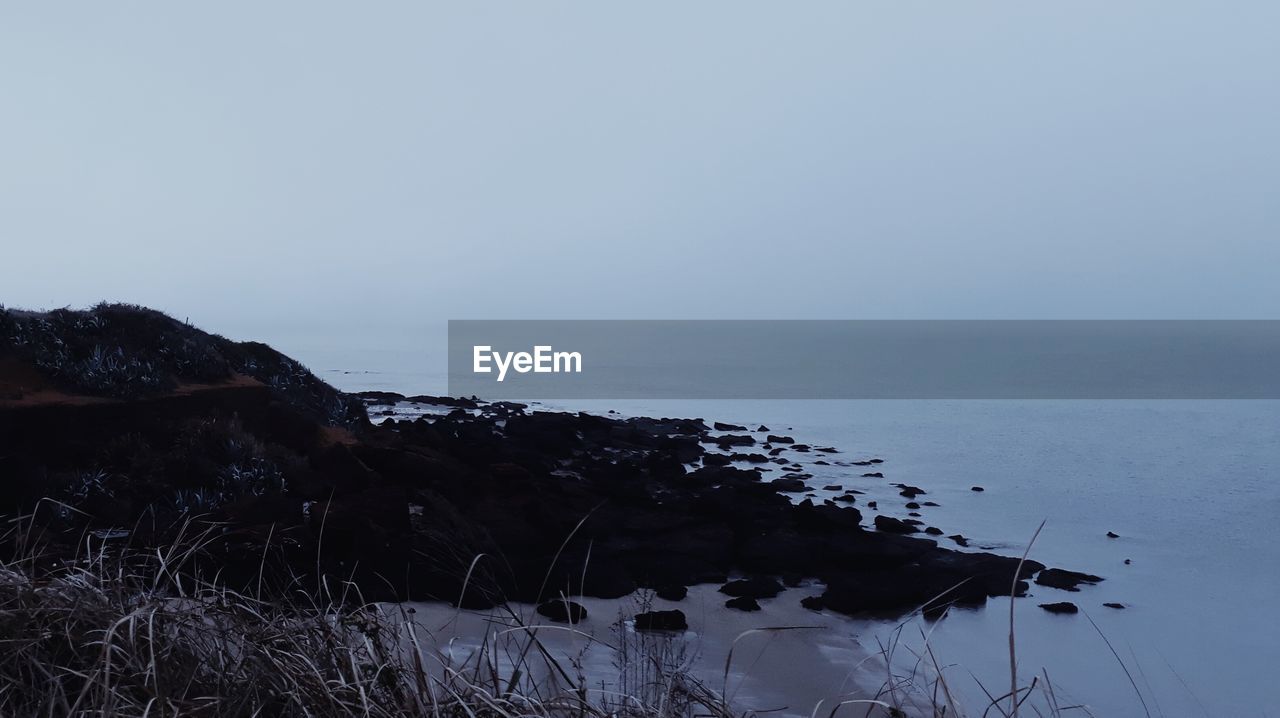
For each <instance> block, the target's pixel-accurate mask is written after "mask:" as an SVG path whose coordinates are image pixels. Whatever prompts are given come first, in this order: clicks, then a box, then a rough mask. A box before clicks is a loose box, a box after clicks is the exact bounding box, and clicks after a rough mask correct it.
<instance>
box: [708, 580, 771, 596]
mask: <svg viewBox="0 0 1280 718" xmlns="http://www.w3.org/2000/svg"><path fill="white" fill-rule="evenodd" d="M720 593H723V594H725V595H726V596H734V597H739V596H747V597H750V598H773V597H774V596H777V595H778V594H779V593H782V584H781V583H779V582H778V581H777V580H775V579H772V578H746V579H739V580H737V581H730V582H729V583H726V584H725V585H723V586H721V587H720Z"/></svg>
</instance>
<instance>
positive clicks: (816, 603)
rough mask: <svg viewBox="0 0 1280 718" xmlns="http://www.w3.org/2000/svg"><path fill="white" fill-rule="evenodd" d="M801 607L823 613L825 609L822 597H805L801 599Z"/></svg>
mask: <svg viewBox="0 0 1280 718" xmlns="http://www.w3.org/2000/svg"><path fill="white" fill-rule="evenodd" d="M800 605H801V606H804V607H805V608H807V609H809V610H810V611H821V610H822V609H823V603H822V596H805V597H804V598H802V599H800Z"/></svg>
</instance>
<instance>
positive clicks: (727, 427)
mask: <svg viewBox="0 0 1280 718" xmlns="http://www.w3.org/2000/svg"><path fill="white" fill-rule="evenodd" d="M711 428H713V429H715V430H716V431H746V430H747V427H745V426H738V425H737V424H725V423H722V422H719V421H717V422H715V423H713V424H712V425H711Z"/></svg>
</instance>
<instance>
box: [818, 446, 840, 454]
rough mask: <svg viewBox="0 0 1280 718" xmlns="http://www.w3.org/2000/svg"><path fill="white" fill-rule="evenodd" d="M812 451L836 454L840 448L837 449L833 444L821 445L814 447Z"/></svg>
mask: <svg viewBox="0 0 1280 718" xmlns="http://www.w3.org/2000/svg"><path fill="white" fill-rule="evenodd" d="M814 451H821V452H822V453H824V454H838V453H840V450H839V449H837V448H836V447H834V446H821V447H818V448H817V449H814Z"/></svg>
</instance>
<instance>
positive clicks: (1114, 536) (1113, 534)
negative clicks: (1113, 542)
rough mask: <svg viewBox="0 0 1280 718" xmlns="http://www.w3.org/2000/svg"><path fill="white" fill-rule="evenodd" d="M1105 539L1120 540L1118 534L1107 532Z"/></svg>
mask: <svg viewBox="0 0 1280 718" xmlns="http://www.w3.org/2000/svg"><path fill="white" fill-rule="evenodd" d="M1107 538H1120V534H1118V533H1116V532H1115V531H1108V532H1107Z"/></svg>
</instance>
